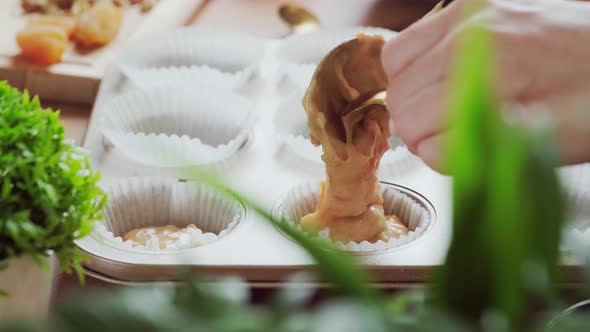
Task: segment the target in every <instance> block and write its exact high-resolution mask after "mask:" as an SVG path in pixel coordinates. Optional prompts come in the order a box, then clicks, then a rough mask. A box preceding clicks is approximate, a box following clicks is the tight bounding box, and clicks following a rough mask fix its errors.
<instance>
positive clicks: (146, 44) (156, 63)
mask: <svg viewBox="0 0 590 332" xmlns="http://www.w3.org/2000/svg"><path fill="white" fill-rule="evenodd" d="M265 51H266V43H265V42H264V40H262V39H260V38H257V37H255V36H253V35H250V34H247V33H243V32H239V31H230V30H223V29H211V28H195V27H192V28H181V29H177V30H172V31H166V32H162V33H160V34H157V35H154V36H152V37H150V39H149V40H139V41H137V42H134V43H133V44H132V45H130V47H129V48H128V49H126V50H124V51H123V52H122V54H121V57H120V58H119V61H118V64H119V65H120V66H123V67H125V66H126V67H139V68H146V67H182V66H202V65H206V66H209V67H211V68H216V69H218V70H220V71H223V72H228V73H238V72H240V71H244V70H246V69H248V68H252V67H255V66H257V65H258V63H259V61H260V60H261V59H262V57H263V56H264V53H265Z"/></svg>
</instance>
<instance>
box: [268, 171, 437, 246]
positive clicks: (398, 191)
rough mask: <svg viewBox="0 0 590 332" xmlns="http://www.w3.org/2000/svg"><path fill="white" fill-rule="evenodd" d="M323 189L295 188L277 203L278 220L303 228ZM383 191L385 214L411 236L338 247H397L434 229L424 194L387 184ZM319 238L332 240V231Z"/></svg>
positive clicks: (315, 184)
mask: <svg viewBox="0 0 590 332" xmlns="http://www.w3.org/2000/svg"><path fill="white" fill-rule="evenodd" d="M319 190H320V182H319V181H314V182H308V183H304V184H302V185H299V186H297V187H294V188H293V189H291V190H290V191H289V192H288V193H287V194H286V195H285V196H284V197H283V198H282V199H280V200H279V201H278V202H277V204H276V205H275V208H274V209H273V214H274V217H275V218H276V219H277V220H282V221H283V222H289V223H293V224H294V225H296V226H297V227H299V228H300V226H299V221H300V220H301V218H302V217H303V216H305V215H307V214H309V213H312V212H314V211H315V208H316V205H317V202H318V200H319ZM381 190H382V194H383V209H384V210H385V214H386V215H391V214H393V215H396V216H398V217H399V218H400V220H401V221H402V222H403V223H404V224H405V225H406V226H407V227H408V229H409V230H410V231H409V232H408V234H407V235H402V236H400V237H399V238H397V239H394V238H392V239H389V240H388V241H382V240H379V241H377V242H375V243H370V242H368V241H363V242H360V243H356V242H352V241H351V242H348V243H342V242H340V241H338V242H335V244H336V246H337V247H338V248H340V249H342V250H345V251H351V252H359V253H366V252H375V251H381V250H386V249H391V248H396V247H400V246H402V245H405V244H408V243H410V242H412V241H414V240H416V239H417V238H419V237H420V236H421V235H423V234H424V233H425V232H426V231H427V230H429V229H431V228H432V226H433V224H434V222H435V216H434V212H433V211H434V210H433V208H432V205H431V204H430V203H429V202H427V201H426V200H425V199H424V198H422V197H421V196H420V195H417V194H415V193H413V192H411V191H410V190H407V189H405V188H402V187H397V186H395V185H392V184H389V183H385V182H381ZM319 236H320V237H323V238H329V230H322V231H321V232H320V233H319Z"/></svg>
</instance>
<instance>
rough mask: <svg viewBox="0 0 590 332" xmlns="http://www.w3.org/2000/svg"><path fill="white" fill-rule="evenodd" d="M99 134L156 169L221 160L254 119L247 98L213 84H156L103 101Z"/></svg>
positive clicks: (241, 140)
mask: <svg viewBox="0 0 590 332" xmlns="http://www.w3.org/2000/svg"><path fill="white" fill-rule="evenodd" d="M104 108H105V109H104V110H102V111H103V112H102V113H101V114H103V119H102V126H101V127H102V132H103V134H104V136H105V137H106V138H107V140H108V141H109V142H110V143H111V144H112V145H114V146H115V147H116V148H117V149H119V150H120V151H121V152H122V153H123V154H124V155H125V156H126V157H127V158H129V159H131V160H134V161H137V162H140V163H142V164H146V165H151V166H158V167H184V166H191V165H206V164H214V163H219V162H222V161H224V160H227V159H228V158H229V157H231V156H232V155H233V154H234V153H236V152H237V151H238V150H239V149H240V147H241V146H242V145H243V144H244V142H245V141H246V139H247V138H248V136H249V134H250V130H251V128H252V125H253V123H254V113H253V109H254V105H253V103H252V102H251V101H249V100H248V99H247V98H245V97H242V96H239V95H236V94H233V93H231V92H228V91H221V90H217V89H213V88H205V87H202V88H197V87H191V86H175V85H169V86H162V87H155V88H152V89H147V90H140V91H132V92H129V93H126V94H123V95H120V96H118V97H116V98H113V99H112V100H111V101H110V102H108V103H106V104H105V105H104Z"/></svg>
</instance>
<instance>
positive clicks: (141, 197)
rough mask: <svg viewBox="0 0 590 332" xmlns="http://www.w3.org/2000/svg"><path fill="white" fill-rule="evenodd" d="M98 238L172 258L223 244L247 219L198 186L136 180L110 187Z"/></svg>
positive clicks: (237, 206) (231, 201)
mask: <svg viewBox="0 0 590 332" xmlns="http://www.w3.org/2000/svg"><path fill="white" fill-rule="evenodd" d="M106 192H107V193H108V194H109V203H108V204H107V206H106V207H105V208H104V221H102V222H99V223H98V224H97V225H96V227H95V230H94V233H93V236H94V237H95V238H97V239H98V240H100V241H103V242H104V243H108V244H109V245H112V246H116V247H118V248H121V249H125V250H133V251H146V250H147V251H153V252H160V251H161V252H169V251H178V250H187V249H193V248H198V247H200V246H203V245H207V244H210V243H213V242H215V241H218V240H220V239H222V238H223V237H224V236H226V235H227V234H229V233H230V232H231V231H232V230H234V229H235V228H236V227H237V226H238V224H239V223H240V222H242V221H243V219H244V217H245V209H244V207H243V206H242V205H241V204H240V203H239V202H238V201H236V200H234V199H231V198H229V197H227V196H226V195H224V194H221V193H219V192H217V191H215V190H213V189H212V188H210V187H208V186H206V185H203V184H199V183H196V182H190V181H188V182H181V181H177V180H174V179H170V178H161V177H136V178H129V179H126V180H124V181H120V182H117V183H113V184H110V185H107V188H106Z"/></svg>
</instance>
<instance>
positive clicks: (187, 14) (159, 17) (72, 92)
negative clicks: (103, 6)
mask: <svg viewBox="0 0 590 332" xmlns="http://www.w3.org/2000/svg"><path fill="white" fill-rule="evenodd" d="M206 2H207V1H206V0H162V1H160V2H159V3H158V4H157V5H156V6H155V7H154V8H153V9H152V10H151V11H150V12H148V13H141V11H140V10H139V8H138V6H133V7H130V8H127V9H126V10H125V17H124V20H123V23H122V26H121V29H120V30H119V34H118V35H117V38H116V39H115V40H114V41H113V42H111V43H110V44H109V45H107V46H105V47H103V48H100V49H97V50H94V51H92V52H89V53H80V52H79V51H77V50H76V49H75V47H74V45H71V47H70V49H68V50H67V51H66V53H65V54H64V56H63V58H62V62H61V63H58V64H55V65H52V66H49V67H39V66H36V65H34V64H31V63H30V62H28V61H26V60H25V59H23V58H22V57H21V56H20V55H19V53H20V51H19V48H18V45H17V43H16V39H15V37H16V33H17V32H18V31H19V30H20V29H22V28H23V27H24V26H25V25H26V23H27V21H28V20H29V19H30V17H29V15H24V14H23V13H22V11H21V9H20V0H1V1H0V29H1V31H2V33H0V80H7V81H9V82H10V83H11V84H12V85H14V86H15V87H17V88H20V89H23V88H27V89H29V91H31V92H32V93H33V94H37V95H39V96H40V97H41V98H42V99H44V100H53V101H59V102H68V103H84V104H87V103H92V102H93V101H94V98H95V96H96V93H97V91H98V86H99V83H100V79H101V78H102V76H103V73H104V70H105V68H106V67H107V65H108V64H109V63H110V62H111V61H112V60H113V59H114V58H116V56H117V54H118V53H119V52H120V50H121V49H122V48H123V47H124V46H125V44H126V43H127V42H128V41H129V40H132V39H135V38H140V37H142V36H147V35H149V34H150V33H153V32H156V31H159V30H163V29H167V28H173V27H176V26H182V25H185V24H187V23H188V22H189V21H190V20H191V18H192V17H193V16H194V15H196V13H197V12H198V11H200V10H201V8H202V7H203V6H204V5H205V4H206Z"/></svg>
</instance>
